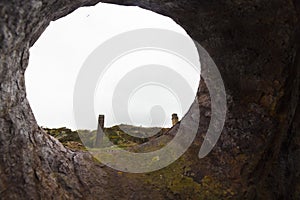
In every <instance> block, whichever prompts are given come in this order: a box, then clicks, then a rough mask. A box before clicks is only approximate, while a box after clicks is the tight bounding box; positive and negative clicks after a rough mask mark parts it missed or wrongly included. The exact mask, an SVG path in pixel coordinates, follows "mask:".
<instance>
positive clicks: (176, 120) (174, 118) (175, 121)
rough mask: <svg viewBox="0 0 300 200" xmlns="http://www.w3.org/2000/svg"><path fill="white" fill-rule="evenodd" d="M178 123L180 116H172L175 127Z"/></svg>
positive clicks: (174, 114)
mask: <svg viewBox="0 0 300 200" xmlns="http://www.w3.org/2000/svg"><path fill="white" fill-rule="evenodd" d="M177 123H178V116H177V114H176V113H173V114H172V124H173V126H174V125H175V124H177Z"/></svg>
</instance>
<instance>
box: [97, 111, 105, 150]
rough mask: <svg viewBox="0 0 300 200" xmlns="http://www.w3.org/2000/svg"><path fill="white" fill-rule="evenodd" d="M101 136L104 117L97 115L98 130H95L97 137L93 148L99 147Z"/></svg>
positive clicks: (101, 140)
mask: <svg viewBox="0 0 300 200" xmlns="http://www.w3.org/2000/svg"><path fill="white" fill-rule="evenodd" d="M103 134H104V115H99V117H98V128H97V136H96V142H95V147H96V148H97V147H100V146H101V144H102V142H103Z"/></svg>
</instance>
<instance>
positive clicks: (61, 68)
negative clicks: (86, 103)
mask: <svg viewBox="0 0 300 200" xmlns="http://www.w3.org/2000/svg"><path fill="white" fill-rule="evenodd" d="M139 28H162V29H168V30H173V31H176V32H179V33H182V34H186V33H185V31H184V30H183V29H182V28H181V27H180V26H179V25H177V24H176V23H175V22H174V21H173V20H171V19H170V18H167V17H164V16H162V15H159V14H156V13H153V12H151V11H147V10H144V9H140V8H138V7H125V6H117V5H111V4H103V3H99V4H97V5H96V6H93V7H84V8H79V9H78V10H76V11H75V12H73V13H72V14H69V15H68V16H66V17H64V18H62V19H59V20H57V21H55V22H52V23H51V24H50V26H49V27H48V28H47V30H46V31H45V32H44V33H43V34H42V36H41V37H40V38H39V40H38V41H37V42H36V43H35V45H34V46H33V47H32V48H31V49H30V61H29V66H28V68H27V70H26V74H25V78H26V79H25V80H26V89H27V96H28V99H29V102H30V105H31V107H32V110H33V113H34V115H35V117H36V119H37V122H38V124H39V125H40V126H45V127H62V126H66V127H69V128H72V129H77V127H76V125H75V123H74V117H73V90H74V85H75V81H76V77H77V74H78V72H79V70H80V68H81V66H82V64H83V62H84V61H85V59H86V58H87V56H88V55H89V54H90V53H91V52H92V51H93V50H94V49H95V48H96V47H98V46H99V45H100V44H101V43H103V42H104V41H106V40H108V39H110V38H111V37H113V36H114V35H118V34H120V33H122V32H126V31H130V30H134V29H139ZM195 51H196V49H195ZM158 54H160V55H158ZM153 57H156V58H157V57H159V58H161V59H159V60H160V62H159V63H157V62H156V63H155V64H163V65H166V66H170V65H172V66H174V68H175V70H176V72H178V73H180V74H183V76H184V77H185V78H186V79H188V84H190V86H191V87H192V88H193V91H194V94H196V90H197V87H198V83H199V79H200V77H198V75H197V74H195V73H194V71H193V70H188V68H189V67H188V66H187V67H184V65H187V63H184V62H183V61H182V60H180V59H178V58H177V57H174V56H172V55H167V54H166V55H165V54H164V53H162V52H160V53H158V52H151V51H148V52H146V51H144V52H138V53H134V54H130V55H128V56H126V57H124V58H122V59H119V60H118V61H117V62H115V63H114V66H112V69H110V71H108V74H107V75H106V77H104V78H103V79H102V80H101V81H100V83H99V84H98V87H97V88H98V89H97V91H96V93H95V99H94V100H95V102H97V101H98V100H99V99H105V100H103V101H101V104H97V103H95V105H94V109H95V113H96V115H97V114H98V113H101V114H105V117H106V122H105V126H112V125H115V124H120V123H128V124H134V125H138V126H139V125H142V126H166V127H170V126H171V119H170V118H171V114H172V113H178V115H179V117H180V118H181V117H182V115H184V113H185V112H186V111H187V109H188V108H189V106H190V104H191V103H192V101H193V100H194V96H191V97H189V98H190V102H189V103H188V104H189V105H180V103H179V101H178V99H176V97H175V96H174V94H172V92H170V91H168V90H166V89H164V88H162V87H160V86H158V85H152V86H151V85H150V86H149V85H148V86H145V87H142V88H141V89H140V90H137V91H135V92H134V93H133V94H132V98H131V99H129V100H128V102H129V103H128V105H129V107H128V112H129V114H130V117H131V122H128V121H126V122H124V121H118V120H116V117H115V116H114V114H113V113H112V110H111V109H110V106H109V105H110V104H111V96H112V90H113V87H114V86H115V85H116V84H117V82H118V80H119V79H121V78H122V76H124V74H126V73H127V72H129V71H130V70H132V69H130V67H123V68H122V69H123V70H116V69H117V68H118V67H117V66H120V65H122V66H124V65H125V66H138V65H142V64H149V63H151V61H152V60H153ZM128 63H130V65H129V64H128ZM151 64H153V63H151ZM112 77H114V78H112ZM151 96H152V97H153V96H155V97H156V98H151ZM157 105H160V106H161V107H162V108H163V109H164V112H165V115H164V113H163V112H161V110H159V109H154V114H155V115H160V116H151V115H150V111H151V108H152V107H155V108H157ZM152 111H153V110H152ZM115 114H116V113H115ZM95 117H97V116H95ZM80 128H86V129H96V125H95V127H80Z"/></svg>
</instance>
